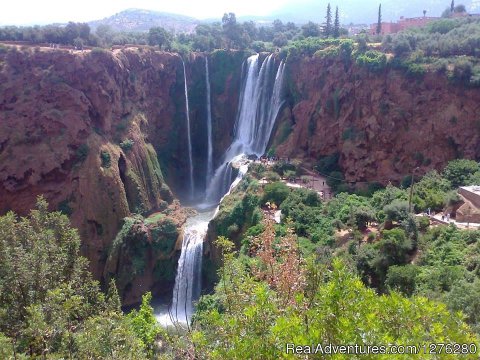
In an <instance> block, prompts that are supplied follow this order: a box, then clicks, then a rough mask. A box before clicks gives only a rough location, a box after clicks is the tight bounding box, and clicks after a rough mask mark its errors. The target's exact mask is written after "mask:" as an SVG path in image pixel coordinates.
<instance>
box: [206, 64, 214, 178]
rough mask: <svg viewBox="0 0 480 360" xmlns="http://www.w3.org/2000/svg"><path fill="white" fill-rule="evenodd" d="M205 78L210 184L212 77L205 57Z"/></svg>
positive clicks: (211, 170) (210, 176) (207, 175)
mask: <svg viewBox="0 0 480 360" xmlns="http://www.w3.org/2000/svg"><path fill="white" fill-rule="evenodd" d="M205 78H206V84H207V106H206V107H207V141H208V155H207V173H206V181H205V184H208V182H209V180H210V179H211V178H212V175H213V145H212V108H211V106H212V104H211V101H210V75H209V73H208V56H205Z"/></svg>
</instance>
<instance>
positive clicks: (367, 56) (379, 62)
mask: <svg viewBox="0 0 480 360" xmlns="http://www.w3.org/2000/svg"><path fill="white" fill-rule="evenodd" d="M356 61H357V64H358V65H360V66H365V67H366V68H367V69H368V70H370V71H372V72H380V71H382V70H383V69H385V67H386V66H387V56H386V55H385V54H384V53H382V52H380V51H376V50H369V51H367V52H365V53H364V54H358V55H357V60H356Z"/></svg>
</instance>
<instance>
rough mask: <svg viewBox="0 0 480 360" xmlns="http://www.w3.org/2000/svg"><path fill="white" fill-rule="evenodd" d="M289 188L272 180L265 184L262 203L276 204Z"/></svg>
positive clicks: (281, 200) (278, 204) (282, 198)
mask: <svg viewBox="0 0 480 360" xmlns="http://www.w3.org/2000/svg"><path fill="white" fill-rule="evenodd" d="M289 193H290V189H289V188H288V186H287V185H285V184H284V183H282V182H274V183H271V184H267V185H266V186H265V193H264V194H263V198H262V203H263V204H265V203H266V202H271V203H272V202H273V203H274V204H276V205H277V206H280V204H281V203H282V202H283V201H284V200H285V199H286V198H287V196H288V194H289Z"/></svg>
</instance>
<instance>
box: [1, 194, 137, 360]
mask: <svg viewBox="0 0 480 360" xmlns="http://www.w3.org/2000/svg"><path fill="white" fill-rule="evenodd" d="M79 248H80V238H79V236H78V233H77V231H76V230H75V229H72V228H71V227H70V221H69V219H68V218H67V217H66V216H65V215H63V214H61V213H60V212H48V204H47V202H46V201H45V200H44V199H43V198H42V197H39V198H38V200H37V205H36V209H35V210H32V211H31V212H30V214H29V215H28V216H27V217H23V218H20V219H19V218H18V217H17V216H16V215H15V214H13V213H11V212H10V213H7V214H6V215H4V216H2V217H0V333H3V334H5V335H7V336H9V337H10V338H11V340H12V342H13V343H14V344H15V347H12V350H13V349H15V351H16V352H17V353H18V354H22V353H25V352H28V355H29V356H30V357H37V356H49V357H50V356H51V357H53V358H66V357H68V358H73V357H79V358H101V357H106V356H107V355H108V356H113V357H114V358H115V354H121V355H118V356H119V357H120V358H132V359H133V358H143V357H142V356H141V354H142V353H143V347H142V342H140V341H139V340H138V339H137V334H135V333H134V332H133V330H132V329H131V325H130V323H129V322H126V320H125V319H124V317H123V315H122V313H121V311H120V301H119V298H118V294H117V292H116V289H115V287H114V284H111V286H110V291H109V295H108V301H106V299H105V296H104V294H103V293H102V292H101V291H100V288H99V284H98V282H97V281H94V280H92V278H91V274H90V273H89V271H88V262H87V260H86V259H85V258H83V257H81V256H79ZM117 331H119V332H121V333H125V332H126V333H128V334H129V335H128V336H129V337H130V338H129V339H128V340H127V339H126V337H125V336H123V335H122V336H123V337H122V336H118V337H117V336H116V334H117ZM0 342H1V338H0ZM87 343H88V344H87ZM106 343H108V344H109V345H108V346H106V345H105V344H106ZM125 343H127V344H128V345H127V346H126V345H125ZM136 343H138V344H140V346H138V347H136V345H135V344H136ZM82 344H86V345H85V347H83V345H82ZM104 345H105V346H104ZM95 346H97V349H100V348H98V347H101V348H102V351H104V352H94V353H92V352H90V350H91V349H93V348H94V347H95ZM137 350H138V351H137ZM1 351H3V350H2V345H1V344H0V352H1ZM95 351H96V350H95ZM99 351H100V350H99ZM87 354H90V355H87ZM129 354H132V355H129ZM133 354H135V355H133ZM137 355H138V356H137Z"/></svg>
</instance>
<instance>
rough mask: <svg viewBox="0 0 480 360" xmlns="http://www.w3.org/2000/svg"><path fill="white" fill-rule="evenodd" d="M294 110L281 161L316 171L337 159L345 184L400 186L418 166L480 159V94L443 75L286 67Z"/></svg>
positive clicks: (336, 64) (279, 143) (282, 139)
mask: <svg viewBox="0 0 480 360" xmlns="http://www.w3.org/2000/svg"><path fill="white" fill-rule="evenodd" d="M287 71H288V79H287V84H286V85H287V87H288V90H287V91H288V93H289V104H288V106H287V107H286V108H285V109H284V111H283V113H282V114H281V115H280V119H279V120H278V126H277V131H276V135H275V139H274V141H273V143H274V146H276V150H277V154H278V155H279V156H285V157H286V156H290V157H299V158H303V159H304V160H306V161H309V162H311V163H312V164H314V163H316V162H317V161H318V159H320V158H321V157H324V156H326V155H331V154H334V153H339V155H340V166H341V168H342V169H343V170H344V172H345V177H346V180H347V181H352V182H355V181H378V182H381V183H383V184H385V183H387V182H388V181H389V180H392V181H398V180H401V178H402V177H403V176H404V175H406V174H410V173H411V172H412V170H413V169H414V168H415V167H420V169H421V171H424V172H426V171H427V170H429V169H442V168H443V166H444V165H445V164H446V162H447V161H449V160H451V159H454V158H455V157H459V156H461V157H466V158H472V159H479V158H480V138H479V136H480V118H479V110H480V102H479V101H480V91H479V90H478V89H468V88H465V87H463V86H456V85H452V84H450V83H449V82H448V80H447V78H446V76H445V75H443V74H437V73H427V74H426V75H425V76H424V77H423V78H421V79H414V78H411V77H408V76H406V75H405V74H404V73H403V72H402V71H399V70H393V69H388V68H387V69H386V70H385V71H383V72H381V73H370V72H369V71H368V70H367V69H366V68H363V67H359V66H356V65H355V64H352V65H349V66H345V64H344V63H343V62H342V61H341V60H333V59H325V58H323V59H322V58H318V57H305V58H302V59H301V60H298V61H294V62H290V63H289V64H288V65H287Z"/></svg>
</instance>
